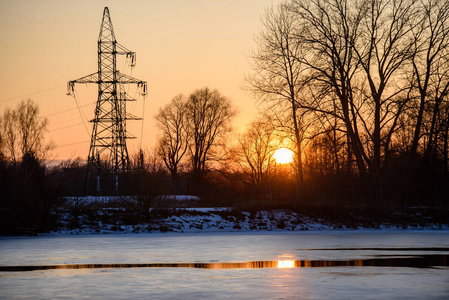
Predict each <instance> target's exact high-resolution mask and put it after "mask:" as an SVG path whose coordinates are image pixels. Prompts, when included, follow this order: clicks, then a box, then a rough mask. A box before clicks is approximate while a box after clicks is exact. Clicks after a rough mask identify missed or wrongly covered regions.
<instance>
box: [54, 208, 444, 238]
mask: <svg viewBox="0 0 449 300" xmlns="http://www.w3.org/2000/svg"><path fill="white" fill-rule="evenodd" d="M122 214H124V210H122V209H120V208H115V209H105V210H102V211H96V212H95V213H94V214H91V215H89V214H82V213H79V214H78V215H76V216H73V214H72V213H67V212H66V213H62V214H61V216H60V220H59V226H58V227H59V229H58V230H57V231H52V232H51V234H93V233H148V232H180V233H181V232H186V233H198V232H257V231H262V232H264V231H279V232H296V231H333V230H337V231H342V230H361V229H370V230H380V229H384V230H404V229H409V230H425V229H426V230H449V226H448V225H447V224H437V223H433V222H431V221H430V220H428V221H425V220H424V219H419V220H415V221H410V220H407V221H406V222H387V221H384V222H374V221H371V220H366V219H363V218H358V219H357V220H351V221H350V222H347V223H344V222H343V223H342V222H336V221H329V220H325V219H322V218H320V217H317V216H313V215H311V214H300V213H295V212H291V211H289V210H272V211H266V210H264V211H258V212H240V211H236V210H233V209H232V208H183V209H155V210H152V211H150V218H151V220H150V222H148V221H144V222H142V221H140V222H137V221H136V220H130V217H129V215H128V217H117V216H120V215H122Z"/></svg>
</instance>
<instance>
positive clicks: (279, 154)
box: [273, 148, 293, 164]
mask: <svg viewBox="0 0 449 300" xmlns="http://www.w3.org/2000/svg"><path fill="white" fill-rule="evenodd" d="M273 157H274V159H275V160H276V162H277V163H278V164H288V163H291V162H292V161H293V151H292V150H290V149H287V148H280V149H277V150H276V151H275V152H274V155H273Z"/></svg>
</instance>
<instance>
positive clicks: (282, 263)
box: [278, 260, 295, 269]
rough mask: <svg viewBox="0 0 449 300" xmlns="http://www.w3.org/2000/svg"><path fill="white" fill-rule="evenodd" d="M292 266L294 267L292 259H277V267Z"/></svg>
mask: <svg viewBox="0 0 449 300" xmlns="http://www.w3.org/2000/svg"><path fill="white" fill-rule="evenodd" d="M294 267H295V261H294V260H278V268H279V269H281V268H282V269H285V268H294Z"/></svg>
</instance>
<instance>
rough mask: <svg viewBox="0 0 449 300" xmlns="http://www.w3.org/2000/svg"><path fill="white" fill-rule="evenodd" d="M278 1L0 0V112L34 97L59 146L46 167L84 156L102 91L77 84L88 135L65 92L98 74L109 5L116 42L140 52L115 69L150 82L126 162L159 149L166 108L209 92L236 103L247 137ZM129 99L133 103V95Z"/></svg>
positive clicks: (238, 124) (135, 107)
mask: <svg viewBox="0 0 449 300" xmlns="http://www.w3.org/2000/svg"><path fill="white" fill-rule="evenodd" d="M279 2H281V0H170V1H166V0H148V1H92V0H90V1H85V0H82V1H69V0H42V1H33V0H28V1H27V0H0V40H1V47H0V66H1V68H0V112H3V110H4V109H5V108H6V107H11V108H14V107H16V105H17V103H19V102H20V100H22V99H26V98H31V99H32V100H33V101H35V102H36V103H37V104H38V105H39V107H40V110H41V115H42V116H45V117H47V118H48V119H49V122H50V124H49V127H48V129H49V132H48V133H47V135H46V139H47V140H52V141H53V142H54V144H55V145H56V146H57V147H56V148H55V149H54V150H53V152H52V153H51V157H50V159H69V158H75V157H77V156H80V157H82V158H86V157H87V154H88V150H89V141H90V134H91V125H90V123H88V122H87V120H90V119H92V118H93V110H94V103H95V101H96V98H97V86H96V85H95V84H90V85H77V86H76V91H77V100H78V101H79V104H80V106H81V109H82V112H81V115H82V116H84V119H85V121H86V122H85V124H86V125H87V126H88V130H86V128H85V126H84V125H83V119H82V117H81V116H80V112H79V110H78V109H77V105H76V102H75V99H74V98H72V97H70V96H67V95H66V89H67V88H66V84H67V81H69V80H74V79H77V78H80V77H83V76H85V75H88V74H91V73H94V72H97V39H98V34H99V30H100V25H101V18H102V14H103V9H104V7H105V6H108V7H109V11H110V14H111V20H112V23H113V26H114V31H115V36H116V39H117V42H118V43H120V44H121V45H123V46H125V47H126V48H128V49H130V50H132V51H135V52H136V53H137V65H136V67H135V68H134V69H133V70H132V73H131V72H130V69H129V68H128V67H127V66H126V64H125V61H124V60H123V59H122V60H119V61H118V64H117V67H118V69H119V70H120V71H122V72H125V73H127V74H128V75H132V76H133V77H136V78H138V79H141V80H146V81H147V82H148V89H149V93H148V96H147V98H146V102H145V112H143V107H144V106H143V98H142V97H139V98H138V101H137V102H136V103H130V105H129V106H128V111H129V112H131V113H133V114H134V115H136V116H139V117H142V116H143V115H144V116H145V120H144V123H143V124H144V128H143V132H144V135H143V139H142V140H141V138H142V137H141V134H140V132H141V127H142V122H141V121H132V122H128V129H129V131H130V132H131V133H132V134H133V135H134V136H136V137H137V139H135V140H129V141H128V150H129V152H130V154H131V153H134V152H135V151H137V150H138V148H139V147H140V144H141V143H142V145H143V148H147V149H152V148H153V147H154V145H155V143H156V139H157V133H158V129H157V127H156V123H155V121H154V116H155V114H156V113H157V111H158V110H159V108H160V107H162V106H163V105H165V104H167V103H168V102H169V101H170V100H171V99H172V98H173V97H174V96H175V95H177V94H179V93H184V94H186V95H188V94H190V93H191V92H193V91H194V90H195V89H198V88H202V87H206V86H207V87H209V88H212V89H218V90H219V92H220V93H221V94H222V95H224V96H226V97H228V98H230V99H231V100H232V102H233V103H234V105H235V106H236V107H237V108H238V110H239V115H238V117H237V118H236V119H235V122H234V127H235V129H236V131H242V130H243V129H244V128H245V125H247V124H248V123H249V122H251V121H252V120H253V119H254V118H255V117H256V114H257V106H256V101H255V99H254V98H253V97H252V95H251V94H250V93H248V92H247V91H245V90H244V89H243V88H242V86H243V84H244V75H245V74H248V73H249V72H250V65H249V58H248V55H249V54H250V52H251V50H252V49H254V48H255V46H256V45H255V42H254V36H255V35H256V34H257V33H258V32H259V30H260V29H261V16H262V15H263V13H264V11H265V10H266V8H268V7H270V6H271V5H273V4H277V3H279ZM129 94H130V95H131V96H134V95H135V92H134V91H133V89H132V88H131V89H130V91H129Z"/></svg>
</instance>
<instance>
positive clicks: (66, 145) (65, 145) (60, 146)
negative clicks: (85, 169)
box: [55, 141, 89, 148]
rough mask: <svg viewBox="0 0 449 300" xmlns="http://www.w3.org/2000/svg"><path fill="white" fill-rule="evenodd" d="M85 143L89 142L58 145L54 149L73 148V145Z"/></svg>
mask: <svg viewBox="0 0 449 300" xmlns="http://www.w3.org/2000/svg"><path fill="white" fill-rule="evenodd" d="M85 143H89V141H82V142H76V143H70V144H64V145H59V146H55V148H62V147H68V146H74V145H79V144H85Z"/></svg>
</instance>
